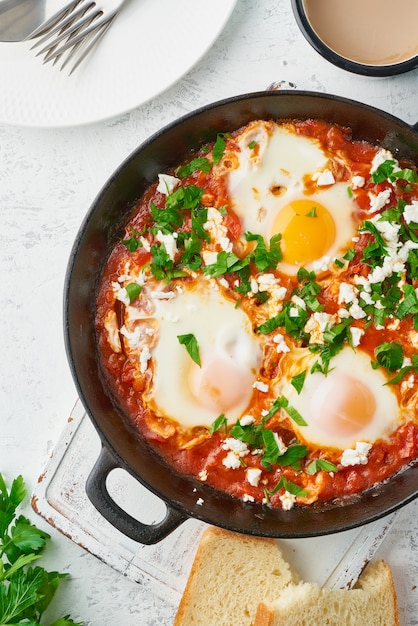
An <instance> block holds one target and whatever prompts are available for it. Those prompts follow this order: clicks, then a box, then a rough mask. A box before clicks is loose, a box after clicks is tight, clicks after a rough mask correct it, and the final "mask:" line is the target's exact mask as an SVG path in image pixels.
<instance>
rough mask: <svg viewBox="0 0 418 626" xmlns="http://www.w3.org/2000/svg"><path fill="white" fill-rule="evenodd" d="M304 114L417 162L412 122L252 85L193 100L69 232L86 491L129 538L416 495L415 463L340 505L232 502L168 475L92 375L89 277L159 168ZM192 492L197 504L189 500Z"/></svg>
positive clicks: (68, 302) (371, 512)
mask: <svg viewBox="0 0 418 626" xmlns="http://www.w3.org/2000/svg"><path fill="white" fill-rule="evenodd" d="M310 117H313V118H320V119H323V120H326V121H328V122H332V123H337V124H340V125H345V126H349V127H351V128H352V130H353V138H354V139H364V140H367V141H371V142H373V143H377V144H379V145H382V146H384V147H386V148H388V149H389V150H391V151H392V152H393V153H394V154H395V156H398V157H400V156H402V157H405V158H407V159H409V160H411V161H412V162H414V163H415V164H416V165H418V130H417V129H416V128H413V127H411V126H409V125H407V124H406V123H404V122H402V121H401V120H399V119H397V118H395V117H393V116H391V115H389V114H387V113H384V112H382V111H380V110H378V109H375V108H372V107H370V106H367V105H364V104H360V103H357V102H354V101H352V100H348V99H344V98H340V97H336V96H328V95H322V94H318V93H311V92H298V91H279V92H261V93H252V94H247V95H243V96H239V97H235V98H230V99H228V100H223V101H221V102H217V103H214V104H211V105H209V106H206V107H204V108H201V109H199V110H197V111H196V112H194V113H191V114H189V115H186V116H184V117H182V118H181V119H180V120H178V121H176V122H174V123H172V124H170V125H169V126H167V127H166V128H163V129H162V130H161V131H160V132H157V133H156V134H155V135H154V136H152V137H151V138H150V139H148V140H147V141H145V143H143V144H142V145H141V146H139V148H137V149H136V150H135V151H134V152H133V153H132V154H131V155H130V156H129V157H128V158H127V159H126V161H125V162H124V163H122V165H121V166H120V167H119V168H118V169H117V170H116V172H115V173H114V174H113V176H112V177H111V178H110V179H109V180H108V182H107V183H106V184H105V186H104V187H103V189H102V190H101V191H100V193H99V195H98V196H97V198H96V199H95V201H94V202H93V205H92V207H91V208H90V210H89V212H88V214H87V216H86V218H85V221H84V223H83V224H82V226H81V229H80V231H79V233H78V236H77V239H76V241H75V244H74V247H73V250H72V253H71V257H70V260H69V265H68V270H67V275H66V282H65V294H64V297H65V302H64V317H65V319H64V322H65V341H66V349H67V353H68V359H69V363H70V367H71V370H72V374H73V376H74V380H75V384H76V386H77V389H78V393H79V395H80V398H81V400H82V402H83V404H84V406H85V408H86V411H87V413H88V415H89V416H90V419H91V420H92V422H93V424H94V426H95V428H96V429H97V432H98V434H99V436H100V439H101V442H102V451H101V454H100V456H99V459H98V460H97V462H96V464H95V466H94V468H93V469H92V472H91V474H90V476H89V478H88V480H87V484H86V490H87V494H88V497H89V498H90V500H91V502H92V503H93V504H94V506H95V507H96V508H97V509H98V510H99V511H100V513H101V514H102V515H103V516H104V517H105V518H106V519H107V520H108V521H109V522H110V523H111V524H112V525H114V526H115V527H116V528H117V529H118V530H120V531H121V532H122V533H124V534H125V535H127V536H129V537H130V538H132V539H134V540H136V541H139V542H141V543H144V544H152V543H156V542H158V541H160V540H161V539H162V538H164V537H165V536H166V535H167V534H169V533H170V532H172V531H173V530H174V529H175V528H176V527H177V526H178V525H179V524H181V523H182V522H184V521H185V520H186V519H188V518H190V517H194V518H198V519H201V520H203V521H205V522H207V523H210V524H213V525H216V526H221V527H224V528H228V529H230V530H234V531H238V532H242V533H247V534H251V535H259V536H269V537H280V538H290V537H292V538H294V537H312V536H318V535H324V534H329V533H335V532H338V531H342V530H348V529H350V528H354V527H357V526H361V525H362V524H365V523H368V522H372V521H374V520H376V519H378V518H381V517H383V516H384V515H387V514H389V513H391V512H393V511H395V510H396V509H398V508H399V507H401V506H403V505H405V504H406V503H408V502H409V501H411V500H413V499H414V498H415V497H416V496H417V495H418V488H417V485H418V464H415V465H414V466H411V467H409V468H408V469H407V470H406V471H403V472H402V473H400V474H398V475H397V476H395V477H394V478H392V479H391V480H390V481H388V482H387V483H386V484H380V485H379V486H377V487H376V488H373V489H371V490H369V491H368V492H366V493H364V494H362V495H360V496H357V497H355V498H353V499H351V500H350V501H347V502H345V503H344V505H341V504H339V505H336V504H334V505H326V506H311V507H302V508H296V507H295V508H293V509H292V510H290V511H282V510H273V509H270V508H268V507H267V506H264V505H258V504H251V503H244V502H241V501H240V500H238V499H234V498H232V497H230V496H228V495H227V494H224V493H221V492H218V491H215V490H214V489H212V488H210V487H209V486H207V485H205V484H203V483H201V482H200V481H195V480H193V479H191V478H188V477H186V476H184V475H178V474H176V473H175V472H174V471H173V469H172V468H171V467H169V466H168V465H166V463H165V462H164V461H163V460H161V458H160V457H159V456H157V455H156V454H155V452H153V451H152V449H151V448H150V447H149V446H148V444H147V443H146V442H145V441H143V440H142V439H141V438H139V437H138V436H135V435H134V434H133V433H132V432H131V429H130V427H129V423H128V422H127V421H126V420H125V419H124V416H123V413H122V411H121V410H120V409H118V407H117V405H116V403H114V402H112V398H111V397H110V395H109V391H108V389H107V388H106V386H105V385H104V384H103V382H102V379H101V377H100V372H99V365H98V358H97V353H96V340H95V331H94V321H93V318H94V303H95V294H96V288H97V283H98V279H99V277H100V273H101V268H102V266H103V263H104V262H105V260H106V258H107V255H108V253H109V251H110V249H111V247H112V244H113V243H114V242H115V241H116V240H117V239H118V238H120V236H121V234H122V227H123V224H124V223H126V221H127V219H128V217H129V215H130V211H131V208H132V207H133V205H134V204H135V201H136V200H137V199H138V198H139V197H140V196H141V194H142V193H143V191H144V190H145V189H146V188H147V186H148V185H149V184H150V183H152V182H153V181H154V180H155V179H156V177H157V175H158V174H159V173H161V172H164V171H166V170H167V169H169V168H171V167H173V166H176V165H177V164H178V163H180V162H181V161H182V160H183V158H184V157H185V156H186V153H187V152H188V151H189V150H190V149H191V148H194V147H197V146H199V145H201V144H202V143H204V142H206V141H209V140H213V139H215V137H216V133H218V132H228V131H232V130H234V129H237V128H239V127H240V126H242V125H244V124H246V123H247V122H249V121H250V120H253V119H257V118H262V119H280V118H310ZM119 467H120V468H123V469H125V470H127V471H128V472H129V473H130V474H131V475H132V476H134V477H135V478H136V479H137V480H138V481H140V483H142V484H143V485H144V486H145V487H146V488H148V489H149V490H150V491H151V492H153V493H154V494H156V495H158V496H159V497H160V498H161V499H162V500H163V501H164V502H165V503H166V508H167V511H166V516H165V518H164V519H163V520H162V521H160V522H158V523H157V524H144V523H142V522H141V521H140V520H136V519H134V518H133V517H131V516H130V515H128V514H127V513H126V512H125V511H123V510H122V509H121V508H120V507H119V506H118V505H117V504H116V503H115V502H114V500H113V499H112V497H111V496H110V494H109V492H108V490H107V487H106V479H107V477H108V475H109V473H110V472H111V471H112V470H113V469H114V468H119ZM199 498H202V499H203V501H204V502H203V505H199V504H197V501H198V499H199Z"/></svg>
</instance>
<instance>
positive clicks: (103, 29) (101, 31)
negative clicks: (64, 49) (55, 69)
mask: <svg viewBox="0 0 418 626" xmlns="http://www.w3.org/2000/svg"><path fill="white" fill-rule="evenodd" d="M115 17H116V15H113V16H112V17H111V18H110V20H109V21H108V22H107V24H103V25H102V26H101V28H100V29H99V31H98V32H97V33H96V35H95V36H94V37H93V38H92V40H91V42H90V43H89V45H88V46H86V48H85V50H84V51H83V52H82V54H80V56H79V57H78V59H77V61H76V62H75V63H74V65H73V67H72V68H71V71H70V76H71V74H72V73H73V72H74V70H76V69H77V67H78V66H79V65H80V63H81V62H82V61H83V60H84V59H85V58H86V56H87V55H88V53H89V52H90V50H91V49H92V48H93V47H94V46H95V45H96V44H97V43H98V42H99V41H100V39H101V38H102V37H103V35H104V34H105V33H106V31H107V29H108V28H110V25H111V24H112V22H113V20H114V19H115ZM69 60H70V59H69V58H68V59H66V60H65V61H64V63H63V65H62V67H61V69H62V70H63V69H64V67H65V66H66V65H67V63H68V61H69Z"/></svg>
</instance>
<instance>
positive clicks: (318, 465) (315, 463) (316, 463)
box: [305, 459, 338, 474]
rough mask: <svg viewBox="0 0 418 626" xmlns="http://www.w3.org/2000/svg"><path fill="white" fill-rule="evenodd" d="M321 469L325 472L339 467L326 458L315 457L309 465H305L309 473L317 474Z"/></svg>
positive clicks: (336, 469)
mask: <svg viewBox="0 0 418 626" xmlns="http://www.w3.org/2000/svg"><path fill="white" fill-rule="evenodd" d="M321 470H322V471H324V472H336V471H338V468H337V466H336V465H334V463H331V461H327V460H325V459H313V460H312V461H311V462H310V463H309V465H307V466H306V467H305V471H306V472H307V473H308V474H316V473H317V472H319V471H321Z"/></svg>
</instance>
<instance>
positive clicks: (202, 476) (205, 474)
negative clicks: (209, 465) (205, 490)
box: [198, 469, 208, 482]
mask: <svg viewBox="0 0 418 626" xmlns="http://www.w3.org/2000/svg"><path fill="white" fill-rule="evenodd" d="M198 476H199V480H201V481H202V482H205V480H207V479H208V472H207V470H205V469H204V470H202V471H201V472H199V474H198Z"/></svg>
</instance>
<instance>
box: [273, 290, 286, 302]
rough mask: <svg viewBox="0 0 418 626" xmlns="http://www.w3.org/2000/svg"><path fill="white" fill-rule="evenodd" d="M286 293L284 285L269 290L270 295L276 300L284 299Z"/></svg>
mask: <svg viewBox="0 0 418 626" xmlns="http://www.w3.org/2000/svg"><path fill="white" fill-rule="evenodd" d="M286 294H287V289H286V287H277V288H276V289H273V290H272V292H271V295H272V296H273V297H274V298H276V299H277V300H284V299H285V297H286Z"/></svg>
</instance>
